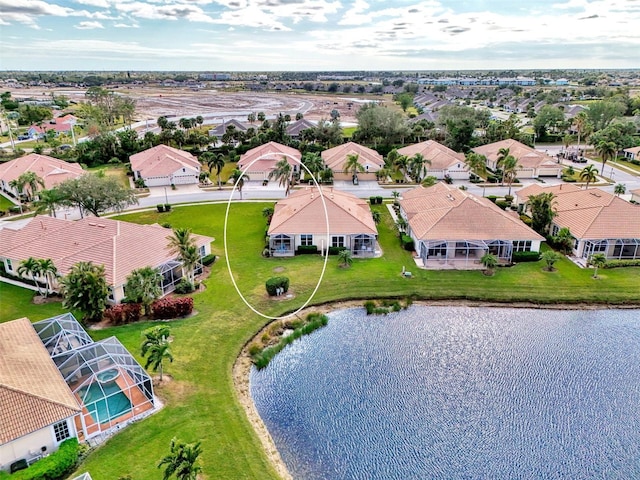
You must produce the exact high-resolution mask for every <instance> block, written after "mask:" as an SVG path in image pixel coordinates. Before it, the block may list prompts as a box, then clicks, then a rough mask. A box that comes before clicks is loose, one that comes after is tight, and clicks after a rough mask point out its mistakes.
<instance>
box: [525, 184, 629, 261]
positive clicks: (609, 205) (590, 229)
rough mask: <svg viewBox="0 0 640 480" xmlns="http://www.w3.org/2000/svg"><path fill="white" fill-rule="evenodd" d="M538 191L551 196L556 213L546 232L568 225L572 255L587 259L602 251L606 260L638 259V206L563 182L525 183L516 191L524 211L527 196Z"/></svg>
mask: <svg viewBox="0 0 640 480" xmlns="http://www.w3.org/2000/svg"><path fill="white" fill-rule="evenodd" d="M540 193H552V194H553V195H554V197H555V198H554V201H553V209H554V211H555V213H556V214H555V216H554V217H553V221H552V225H551V232H550V233H551V234H552V235H555V234H557V233H558V231H559V230H560V229H561V228H568V229H569V231H570V232H571V235H572V236H573V238H574V245H573V255H574V256H576V257H578V258H583V259H585V260H588V259H589V257H591V255H593V254H595V253H603V254H604V255H605V256H606V257H607V259H615V260H631V259H636V258H640V206H637V205H633V204H632V203H629V202H627V201H625V200H623V199H621V198H619V197H617V196H615V195H612V194H610V193H608V192H605V191H604V190H600V189H599V188H589V189H587V190H583V189H580V188H579V187H577V186H576V185H567V184H564V185H554V186H550V187H541V186H540V185H537V184H532V185H529V186H527V187H525V188H523V189H522V190H520V191H518V192H517V203H518V204H519V205H521V208H522V209H523V211H524V212H525V213H528V212H529V205H528V202H529V197H530V196H532V195H538V194H540Z"/></svg>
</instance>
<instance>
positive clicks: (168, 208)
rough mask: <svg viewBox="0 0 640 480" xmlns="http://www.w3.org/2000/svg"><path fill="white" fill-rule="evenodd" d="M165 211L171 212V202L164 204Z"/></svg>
mask: <svg viewBox="0 0 640 480" xmlns="http://www.w3.org/2000/svg"><path fill="white" fill-rule="evenodd" d="M164 211H165V212H170V211H171V204H170V203H165V204H164Z"/></svg>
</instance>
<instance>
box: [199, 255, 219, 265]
mask: <svg viewBox="0 0 640 480" xmlns="http://www.w3.org/2000/svg"><path fill="white" fill-rule="evenodd" d="M215 261H216V256H215V255H214V254H213V253H210V254H209V255H205V256H204V257H202V265H204V266H205V267H208V266H209V265H213V263H214V262H215Z"/></svg>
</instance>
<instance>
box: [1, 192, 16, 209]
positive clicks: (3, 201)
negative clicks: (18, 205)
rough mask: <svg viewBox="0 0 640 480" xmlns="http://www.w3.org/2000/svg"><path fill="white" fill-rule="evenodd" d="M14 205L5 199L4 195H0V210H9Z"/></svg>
mask: <svg viewBox="0 0 640 480" xmlns="http://www.w3.org/2000/svg"><path fill="white" fill-rule="evenodd" d="M14 205H15V203H13V202H12V201H11V200H9V199H8V198H7V197H5V196H4V195H0V210H9V209H10V208H11V207H13V206H14Z"/></svg>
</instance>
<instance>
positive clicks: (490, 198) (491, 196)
mask: <svg viewBox="0 0 640 480" xmlns="http://www.w3.org/2000/svg"><path fill="white" fill-rule="evenodd" d="M487 198H488V199H489V200H491V201H492V202H493V203H496V200H498V197H497V196H496V195H487Z"/></svg>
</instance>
